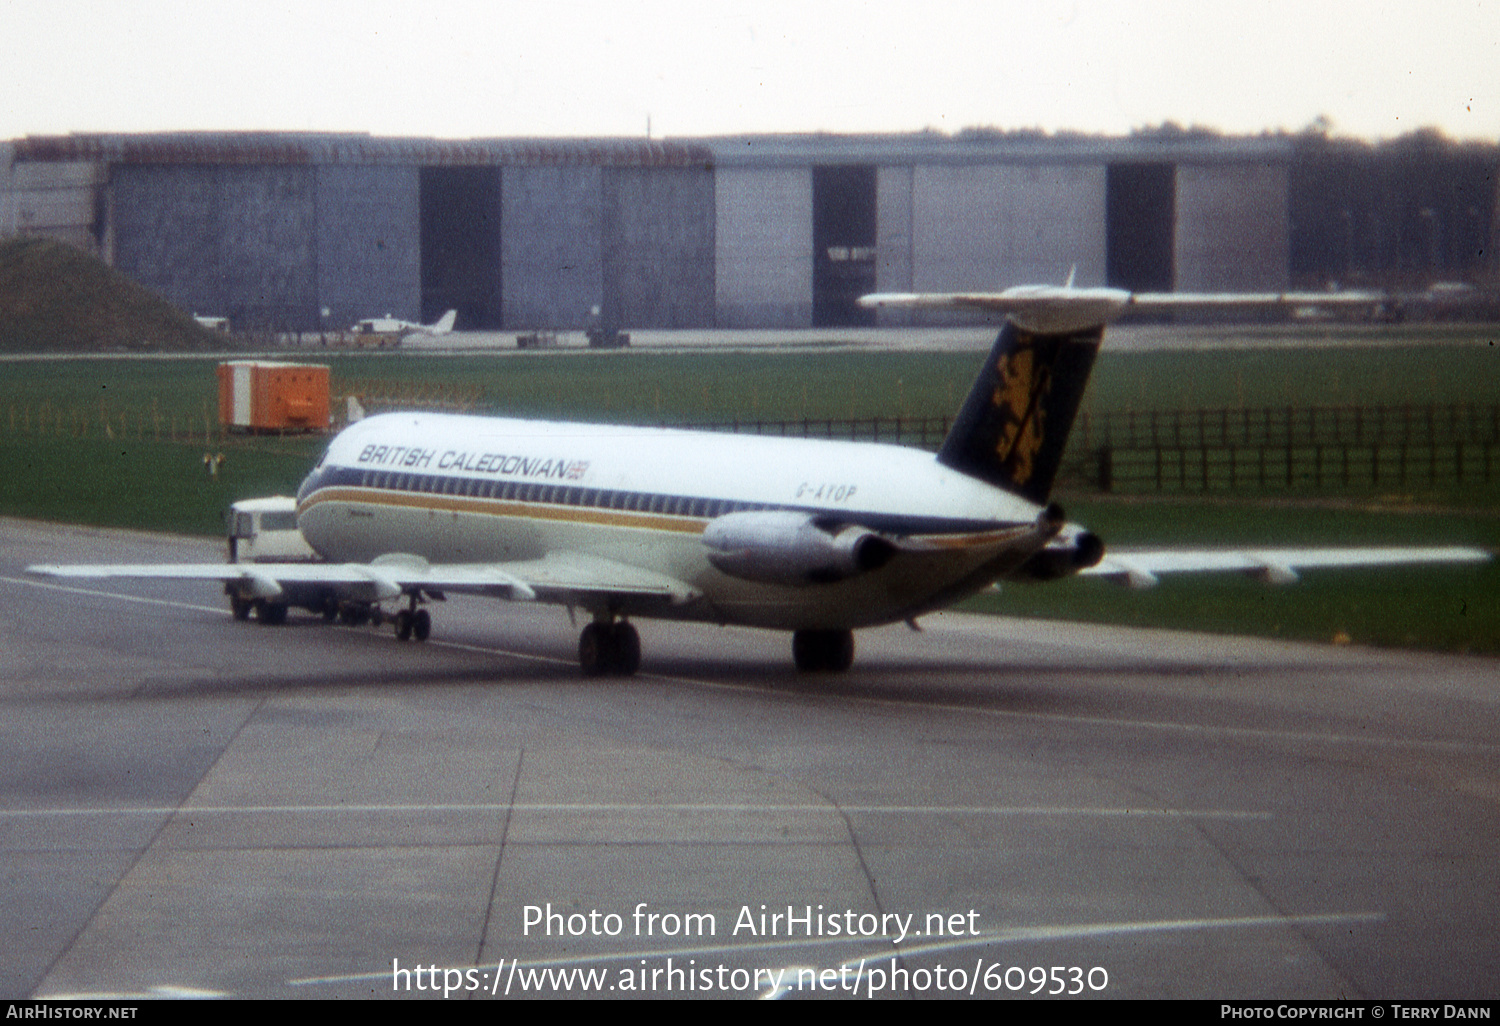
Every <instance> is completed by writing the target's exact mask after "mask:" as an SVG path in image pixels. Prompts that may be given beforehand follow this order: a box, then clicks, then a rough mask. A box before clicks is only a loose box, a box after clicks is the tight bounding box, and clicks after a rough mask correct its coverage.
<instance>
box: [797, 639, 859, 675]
mask: <svg viewBox="0 0 1500 1026" xmlns="http://www.w3.org/2000/svg"><path fill="white" fill-rule="evenodd" d="M792 661H793V662H795V663H796V664H797V669H799V670H802V671H804V672H808V673H843V672H844V671H845V670H847V669H849V667H850V666H852V665H854V632H853V631H797V632H796V633H794V634H793V635H792Z"/></svg>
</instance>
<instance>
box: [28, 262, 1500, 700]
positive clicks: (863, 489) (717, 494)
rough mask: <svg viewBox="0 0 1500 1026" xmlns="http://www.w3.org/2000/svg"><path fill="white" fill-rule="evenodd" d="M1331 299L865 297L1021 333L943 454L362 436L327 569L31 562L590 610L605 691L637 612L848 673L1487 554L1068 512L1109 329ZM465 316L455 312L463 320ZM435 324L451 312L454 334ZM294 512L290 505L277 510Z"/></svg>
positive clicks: (676, 440)
mask: <svg viewBox="0 0 1500 1026" xmlns="http://www.w3.org/2000/svg"><path fill="white" fill-rule="evenodd" d="M1369 301H1371V297H1368V296H1357V297H1351V296H1349V295H1348V294H1341V295H1339V296H1334V297H1330V296H1327V295H1322V294H1317V295H1296V294H1258V295H1181V294H1142V293H1136V294H1132V293H1130V292H1124V291H1121V290H1119V289H1102V288H1074V287H1073V286H1072V284H1071V281H1070V282H1069V284H1067V285H1064V286H1062V287H1056V286H1026V287H1020V288H1014V289H1008V290H1006V291H1004V292H999V293H948V294H941V295H918V294H902V295H892V294H884V295H872V296H866V297H864V298H863V299H862V300H861V303H862V304H863V305H865V306H866V307H903V308H912V309H938V310H978V311H984V312H988V313H992V314H998V315H1003V316H1004V317H1005V324H1004V326H1003V327H1002V328H1001V331H1000V334H999V337H998V338H997V339H996V340H995V345H994V348H993V349H992V350H991V351H990V354H989V356H988V358H987V359H986V360H985V361H984V363H983V364H982V365H981V367H980V369H979V374H978V377H977V378H976V379H975V381H974V385H973V388H972V390H971V392H970V393H969V397H968V399H967V401H966V402H965V403H964V405H963V407H962V409H961V410H960V411H959V414H958V417H957V419H956V421H955V422H954V425H953V428H952V431H951V432H950V433H949V435H948V437H947V439H946V440H945V441H944V443H943V446H942V449H941V450H940V451H939V452H938V453H937V455H936V456H933V455H930V454H928V453H925V452H921V451H919V450H916V449H911V448H903V447H900V446H892V445H877V444H871V443H855V442H838V441H823V440H813V439H794V438H771V437H763V436H756V435H724V434H711V433H706V432H692V431H672V430H665V429H658V428H643V427H621V426H616V425H601V424H564V423H553V422H546V421H535V420H517V419H511V418H498V417H472V416H455V415H447V414H438V413H388V414H383V415H381V416H376V417H367V418H365V419H362V420H358V421H356V422H354V423H352V424H350V425H349V427H347V428H346V429H345V430H344V431H343V432H342V433H341V434H340V435H339V436H338V437H337V438H335V439H333V441H332V442H331V443H330V444H329V446H328V449H327V451H326V452H325V453H324V454H323V457H322V458H321V459H320V460H319V461H318V464H317V466H316V467H314V468H313V470H312V473H311V474H309V475H308V477H307V479H306V480H305V481H304V482H303V483H302V488H301V490H300V491H299V492H298V495H297V498H296V501H295V511H296V525H297V528H298V529H299V530H300V531H301V533H302V535H303V536H304V537H305V539H306V541H307V542H308V544H309V545H310V546H311V547H312V549H313V551H315V552H316V553H317V554H318V556H319V557H321V560H320V561H318V562H288V563H255V564H244V563H231V564H227V565H226V564H196V565H194V564H187V565H179V564H151V565H133V566H131V565H91V566H33V567H29V568H28V572H30V573H36V574H45V575H50V576H59V577H106V578H107V577H142V578H168V579H172V578H176V579H198V580H211V581H220V582H222V583H223V584H224V585H225V587H226V588H227V590H228V591H229V592H230V596H231V599H232V600H233V603H234V609H235V612H236V615H239V616H248V615H250V613H251V612H252V611H253V612H255V613H256V615H257V616H258V617H259V618H260V619H262V620H263V621H265V622H266V623H279V622H281V621H282V620H284V619H285V618H286V613H287V607H288V606H291V605H299V606H304V607H306V608H309V609H317V610H320V611H322V612H323V613H324V614H325V615H345V616H346V618H348V619H349V621H350V622H363V621H368V620H370V619H373V618H375V617H376V616H378V615H380V613H379V608H380V604H381V603H383V602H387V603H400V604H404V606H405V608H403V609H400V611H399V612H397V613H396V615H395V617H394V622H395V628H396V636H397V637H398V638H401V639H403V640H404V639H407V638H416V639H418V640H421V639H424V638H426V637H427V635H428V632H429V631H430V630H431V626H432V621H431V618H430V616H429V614H428V612H427V610H426V609H423V608H419V607H420V605H421V604H423V603H426V602H428V601H430V600H440V599H442V598H443V597H444V595H445V593H448V592H457V593H469V594H478V595H488V596H492V597H494V598H499V599H508V600H512V601H523V602H534V601H540V602H552V603H557V604H559V605H564V606H567V607H569V608H570V609H574V608H576V609H582V610H585V611H587V612H588V613H589V614H590V619H591V620H592V622H591V623H589V624H587V625H586V626H585V627H584V628H583V630H582V634H581V636H580V637H579V645H578V656H579V664H580V666H581V668H582V670H583V672H584V673H585V674H588V675H590V676H594V675H600V674H611V675H620V676H628V675H630V674H633V673H635V672H636V670H637V668H638V667H639V665H640V659H641V647H640V638H639V636H638V634H637V633H636V630H635V627H634V626H633V625H632V623H631V619H632V618H637V617H639V618H652V617H659V618H666V619H678V620H697V621H701V622H707V623H716V624H744V625H749V626H757V627H767V628H772V629H778V630H785V631H790V632H792V653H793V658H794V661H795V663H796V665H797V667H798V668H799V669H802V670H824V671H840V670H845V669H848V667H849V665H850V663H851V662H852V660H853V658H854V634H853V630H854V629H855V628H859V627H868V626H873V625H876V624H883V623H892V622H896V623H899V622H901V621H903V620H905V621H907V622H908V623H912V624H914V623H915V621H916V618H917V617H920V616H923V615H925V614H927V613H930V612H933V611H934V610H938V609H942V608H944V607H947V606H950V605H952V604H953V603H955V602H957V601H959V600H960V599H963V598H965V597H967V596H969V595H973V594H975V593H976V592H979V591H982V590H984V589H986V588H988V587H990V586H991V585H992V584H994V583H995V582H997V581H1028V580H1029V581H1049V580H1054V579H1057V578H1063V577H1069V576H1072V575H1073V574H1079V573H1096V574H1102V575H1105V576H1106V577H1110V578H1114V579H1117V580H1119V581H1121V582H1123V583H1126V584H1129V585H1132V586H1134V587H1149V586H1150V585H1152V584H1154V583H1155V582H1156V580H1157V577H1158V575H1160V574H1166V573H1175V572H1185V571H1194V570H1196V571H1227V572H1240V573H1249V574H1253V575H1255V576H1258V577H1260V578H1262V579H1264V580H1266V581H1268V582H1271V583H1287V582H1290V581H1293V580H1295V579H1296V576H1297V571H1298V570H1299V569H1303V568H1309V567H1319V566H1364V565H1381V564H1391V563H1398V564H1399V563H1422V562H1474V561H1480V560H1485V559H1488V558H1489V555H1488V553H1486V552H1484V551H1483V550H1479V549H1472V548H1465V547H1457V546H1455V547H1446V548H1427V549H1306V550H1290V549H1258V550H1251V551H1243V550H1240V551H1229V550H1210V551H1201V550H1200V551H1181V550H1176V551H1151V552H1140V551H1137V552H1129V551H1127V552H1121V553H1107V552H1106V551H1105V547H1104V543H1103V541H1101V540H1100V539H1099V537H1098V536H1096V535H1095V534H1093V533H1092V532H1091V531H1088V530H1086V529H1085V528H1083V527H1081V526H1079V525H1076V524H1070V523H1068V522H1067V520H1066V517H1065V515H1064V513H1063V510H1062V508H1061V507H1060V506H1058V505H1057V504H1056V503H1054V502H1052V501H1051V491H1052V484H1053V480H1054V478H1055V477H1056V474H1057V470H1058V466H1059V464H1060V462H1061V459H1062V454H1063V447H1064V444H1065V443H1066V441H1067V437H1068V431H1069V428H1070V427H1071V425H1072V422H1073V417H1074V414H1075V413H1076V411H1077V409H1078V405H1079V401H1080V399H1081V398H1082V396H1083V390H1084V385H1085V383H1086V382H1087V380H1088V376H1089V370H1090V368H1091V366H1092V364H1093V362H1094V356H1095V353H1096V352H1097V351H1098V349H1099V343H1100V341H1101V339H1102V337H1103V335H1104V327H1105V325H1106V324H1108V323H1109V322H1110V321H1113V320H1114V319H1116V318H1117V317H1119V316H1120V315H1121V314H1123V313H1125V312H1126V311H1128V310H1132V309H1136V310H1151V309H1155V310H1160V309H1168V310H1171V309H1193V308H1220V307H1226V306H1228V307H1245V306H1258V305H1271V306H1278V307H1297V306H1300V305H1306V304H1309V303H1318V304H1325V303H1351V302H1354V303H1365V302H1369ZM451 318H452V315H451V314H450V315H449V317H448V318H445V320H451ZM440 323H441V322H440ZM280 501H281V502H282V503H284V504H285V506H286V509H285V511H284V512H285V513H288V514H289V513H290V512H291V510H292V508H293V504H292V500H290V499H282V500H280Z"/></svg>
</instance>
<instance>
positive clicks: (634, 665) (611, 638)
mask: <svg viewBox="0 0 1500 1026" xmlns="http://www.w3.org/2000/svg"><path fill="white" fill-rule="evenodd" d="M578 666H579V668H580V669H581V670H583V675H584V676H585V677H603V676H606V675H607V676H612V677H631V676H634V675H635V672H636V671H637V670H639V669H640V668H641V636H640V634H639V633H637V632H636V629H635V627H633V626H632V625H630V624H629V623H626V622H625V621H623V620H622V621H620V622H619V623H591V624H589V625H588V626H586V627H584V629H583V632H582V633H581V634H579V636H578Z"/></svg>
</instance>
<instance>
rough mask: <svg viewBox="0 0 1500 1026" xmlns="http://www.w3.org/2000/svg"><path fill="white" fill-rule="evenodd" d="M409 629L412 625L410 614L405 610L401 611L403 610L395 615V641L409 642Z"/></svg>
mask: <svg viewBox="0 0 1500 1026" xmlns="http://www.w3.org/2000/svg"><path fill="white" fill-rule="evenodd" d="M411 627H412V623H411V614H410V613H408V612H407V611H406V610H404V609H403V610H401V612H399V613H397V614H396V640H397V641H410V640H411Z"/></svg>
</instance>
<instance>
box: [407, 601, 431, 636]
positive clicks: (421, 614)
mask: <svg viewBox="0 0 1500 1026" xmlns="http://www.w3.org/2000/svg"><path fill="white" fill-rule="evenodd" d="M431 633H432V616H431V615H430V614H429V613H428V612H427V610H425V609H418V610H417V611H416V612H415V613H413V614H411V636H412V637H414V638H416V639H417V640H418V641H426V640H427V637H428V635H430V634H431Z"/></svg>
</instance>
